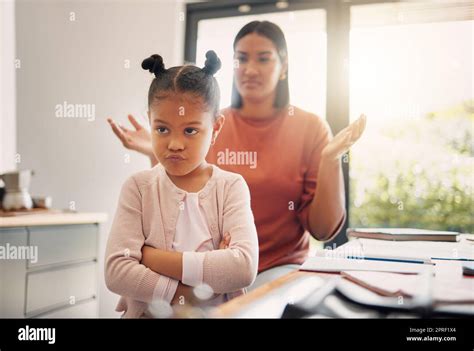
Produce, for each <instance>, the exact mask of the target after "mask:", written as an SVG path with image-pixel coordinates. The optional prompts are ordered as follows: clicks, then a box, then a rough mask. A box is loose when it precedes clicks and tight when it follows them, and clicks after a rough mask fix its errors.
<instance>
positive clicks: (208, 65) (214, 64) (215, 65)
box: [202, 50, 222, 76]
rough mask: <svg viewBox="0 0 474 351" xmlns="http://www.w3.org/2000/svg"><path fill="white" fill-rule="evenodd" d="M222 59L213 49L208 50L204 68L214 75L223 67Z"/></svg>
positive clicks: (206, 71)
mask: <svg viewBox="0 0 474 351" xmlns="http://www.w3.org/2000/svg"><path fill="white" fill-rule="evenodd" d="M221 65H222V64H221V60H220V59H219V57H217V54H216V53H215V52H214V51H213V50H209V51H208V52H206V62H205V63H204V67H203V68H202V70H203V71H204V72H205V73H207V74H210V75H211V76H213V75H214V74H215V73H216V72H217V71H218V70H219V69H220V68H221Z"/></svg>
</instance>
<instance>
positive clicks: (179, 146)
mask: <svg viewBox="0 0 474 351" xmlns="http://www.w3.org/2000/svg"><path fill="white" fill-rule="evenodd" d="M183 149H184V143H183V142H182V141H181V140H180V139H179V138H173V139H171V140H170V142H169V144H168V150H171V151H179V150H183Z"/></svg>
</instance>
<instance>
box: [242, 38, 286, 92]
mask: <svg viewBox="0 0 474 351" xmlns="http://www.w3.org/2000/svg"><path fill="white" fill-rule="evenodd" d="M234 59H236V60H237V61H238V66H234V67H236V68H234V77H235V83H236V87H237V90H238V92H239V93H240V95H241V96H242V98H243V99H251V100H257V101H258V100H261V99H264V98H267V97H268V96H270V95H272V94H274V93H275V90H276V86H277V84H278V81H279V79H280V77H281V76H282V75H284V74H285V71H286V63H284V62H282V61H281V60H280V57H279V56H278V52H277V49H276V47H275V45H274V44H273V42H272V41H271V40H270V39H268V38H266V37H264V36H261V35H258V34H256V33H251V34H248V35H246V36H244V37H243V38H241V39H240V40H239V41H238V42H237V44H236V45H235V50H234Z"/></svg>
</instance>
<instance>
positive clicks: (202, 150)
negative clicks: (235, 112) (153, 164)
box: [148, 94, 223, 176]
mask: <svg viewBox="0 0 474 351" xmlns="http://www.w3.org/2000/svg"><path fill="white" fill-rule="evenodd" d="M148 113H149V118H150V125H151V132H152V133H151V135H152V137H151V141H152V146H153V153H154V154H155V156H156V158H157V159H158V161H159V162H160V163H161V164H162V165H163V167H165V169H166V171H167V172H168V174H170V175H173V176H184V175H187V174H189V173H191V172H192V171H194V170H195V169H196V168H198V167H199V166H200V165H201V164H202V163H203V162H204V160H205V157H206V155H207V152H208V151H209V147H210V144H211V140H212V138H213V137H214V138H215V137H217V134H218V133H219V131H220V128H221V127H222V124H223V117H219V118H218V119H217V120H216V121H214V118H213V115H212V113H211V112H210V111H207V108H206V105H205V104H204V102H203V100H202V98H196V97H193V96H190V95H188V94H178V95H170V96H168V97H166V98H165V99H160V100H159V101H156V100H155V102H154V103H153V104H152V106H150V111H149V112H148Z"/></svg>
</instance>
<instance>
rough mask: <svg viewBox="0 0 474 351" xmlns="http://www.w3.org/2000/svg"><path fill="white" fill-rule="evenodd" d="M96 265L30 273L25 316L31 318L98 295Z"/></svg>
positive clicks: (86, 264)
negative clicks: (71, 302)
mask: <svg viewBox="0 0 474 351" xmlns="http://www.w3.org/2000/svg"><path fill="white" fill-rule="evenodd" d="M96 268H97V265H96V264H95V263H85V264H80V265H74V266H68V267H65V268H61V269H53V270H50V271H46V272H34V273H28V274H27V277H26V280H27V281H26V285H27V289H26V307H25V310H26V315H27V316H32V315H34V314H36V313H42V312H46V311H45V310H48V309H53V308H56V307H60V306H62V305H64V306H67V305H70V301H72V299H74V301H80V300H82V299H87V298H90V297H92V296H95V295H96V281H97V270H96Z"/></svg>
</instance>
